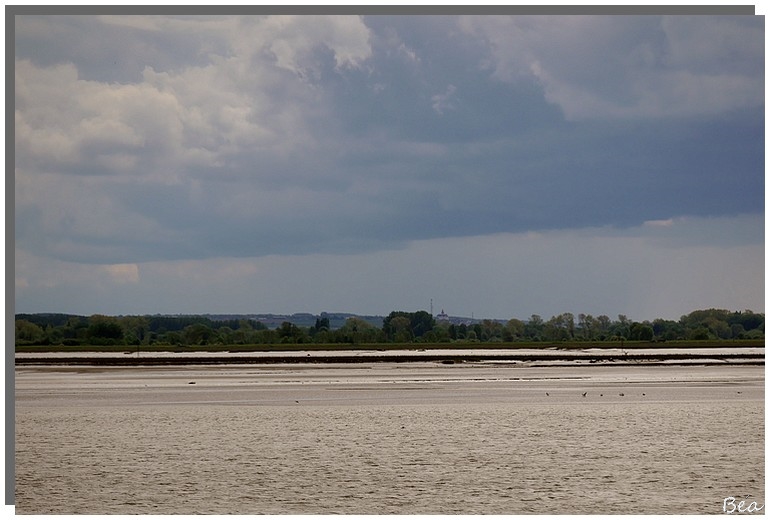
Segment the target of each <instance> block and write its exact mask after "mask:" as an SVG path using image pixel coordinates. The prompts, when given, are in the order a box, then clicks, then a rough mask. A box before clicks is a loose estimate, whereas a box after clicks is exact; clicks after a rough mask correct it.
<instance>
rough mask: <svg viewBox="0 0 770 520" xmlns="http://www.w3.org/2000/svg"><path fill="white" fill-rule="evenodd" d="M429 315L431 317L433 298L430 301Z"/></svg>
mask: <svg viewBox="0 0 770 520" xmlns="http://www.w3.org/2000/svg"><path fill="white" fill-rule="evenodd" d="M430 315H431V316H433V298H431V299H430Z"/></svg>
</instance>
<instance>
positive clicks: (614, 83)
mask: <svg viewBox="0 0 770 520" xmlns="http://www.w3.org/2000/svg"><path fill="white" fill-rule="evenodd" d="M713 31H717V33H718V34H719V35H720V37H721V39H720V40H719V41H721V42H722V43H721V44H720V43H719V41H715V40H714V38H712V37H711V36H710V35H712V34H714V32H713ZM763 36H764V31H763V25H762V24H759V23H758V22H757V21H756V20H754V19H753V18H747V19H743V18H729V17H728V18H724V19H723V18H714V17H703V18H697V19H679V18H676V19H671V18H662V17H624V18H619V19H616V18H614V17H605V18H579V19H577V18H558V17H557V18H537V17H535V18H515V19H508V18H502V17H477V18H470V19H469V18H457V17H422V16H420V17H377V16H374V17H365V18H362V19H359V18H356V17H351V18H344V19H343V18H340V19H337V18H321V19H311V18H305V17H299V18H259V19H251V18H248V19H233V18H228V17H214V18H210V19H209V18H195V17H182V18H167V17H125V18H123V17H113V18H88V17H20V18H19V20H18V22H17V62H16V76H17V78H16V81H17V83H16V84H17V89H16V91H17V99H16V103H17V106H16V108H17V127H16V131H17V206H16V207H17V211H18V214H19V215H25V216H26V217H25V222H24V223H23V224H21V225H19V226H18V227H17V239H18V241H19V244H20V245H21V246H22V247H25V248H28V249H29V250H30V251H32V252H34V253H35V254H38V255H41V256H45V255H51V256H53V257H56V258H60V259H64V260H68V261H80V262H96V263H123V262H141V261H149V260H153V261H155V260H164V259H167V260H178V259H194V258H211V257H250V256H263V255H270V254H310V253H319V252H321V253H333V252H344V253H354V252H361V251H376V250H379V249H388V248H395V247H401V246H403V244H405V243H406V242H408V241H410V240H420V239H431V238H445V237H464V236H475V235H485V234H490V233H500V232H524V231H529V230H548V229H576V228H583V227H602V226H605V227H606V226H610V227H612V226H615V227H629V226H639V225H641V224H642V223H643V222H645V221H649V220H657V219H669V218H672V217H677V216H683V215H685V216H686V215H693V216H720V215H726V216H729V215H736V214H739V213H759V212H763V211H764V201H763V195H762V192H763V182H764V181H763V168H764V167H763V163H764V129H763V128H764V121H763V115H762V111H763V103H764V101H763V88H764V82H763V79H762V78H763V60H764V55H763V52H762V51H761V43H762V42H761V39H762V37H763ZM699 43H702V44H703V45H704V46H705V48H706V49H708V50H709V52H704V51H703V50H701V48H700V47H699V46H698V44H699ZM731 89H732V90H731Z"/></svg>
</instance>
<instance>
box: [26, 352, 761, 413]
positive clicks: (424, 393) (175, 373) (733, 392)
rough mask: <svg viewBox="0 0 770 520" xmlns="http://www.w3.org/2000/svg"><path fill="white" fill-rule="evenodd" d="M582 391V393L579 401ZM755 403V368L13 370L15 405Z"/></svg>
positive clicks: (415, 365) (368, 365)
mask: <svg viewBox="0 0 770 520" xmlns="http://www.w3.org/2000/svg"><path fill="white" fill-rule="evenodd" d="M584 394H585V395H584ZM701 399H703V400H714V399H717V400H735V399H741V400H746V399H750V400H764V367H754V366H731V365H703V366H660V365H658V366H649V365H644V364H637V365H604V366H597V365H592V366H590V367H589V366H523V365H520V364H497V363H463V364H454V365H446V364H443V363H430V362H413V363H408V364H404V363H361V364H357V365H349V364H333V363H330V364H315V363H307V364H295V363H292V364H284V365H280V364H276V365H265V366H249V365H238V364H233V365H216V366H210V367H200V366H175V367H165V366H154V367H130V368H126V367H94V366H88V367H85V366H22V367H17V368H16V402H17V405H21V406H26V405H30V406H36V405H37V406H45V405H52V404H56V403H57V402H60V403H61V402H64V401H66V403H67V404H68V405H76V404H77V405H121V404H123V405H125V404H183V403H203V402H205V403H209V404H251V405H292V406H310V405H324V404H327V405H328V404H335V405H338V404H352V405H363V404H375V403H376V404H397V403H406V402H412V403H425V404H430V403H448V402H451V403H487V402H496V401H502V402H526V403H534V402H543V403H554V402H576V403H581V402H589V401H590V402H597V401H600V402H608V403H609V402H616V401H622V402H627V401H630V400H644V401H655V400H658V401H660V400H701Z"/></svg>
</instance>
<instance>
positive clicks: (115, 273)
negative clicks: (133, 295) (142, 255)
mask: <svg viewBox="0 0 770 520" xmlns="http://www.w3.org/2000/svg"><path fill="white" fill-rule="evenodd" d="M103 269H104V270H105V271H107V274H109V275H110V277H111V278H112V279H113V280H114V281H115V282H116V283H139V266H137V265H136V264H109V265H105V266H104V267H103Z"/></svg>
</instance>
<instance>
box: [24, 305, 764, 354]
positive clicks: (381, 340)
mask: <svg viewBox="0 0 770 520" xmlns="http://www.w3.org/2000/svg"><path fill="white" fill-rule="evenodd" d="M15 325H16V351H17V352H22V351H37V352H40V351H54V350H68V351H89V350H90V351H115V352H125V351H136V350H141V351H145V352H151V351H169V350H172V351H191V350H196V351H225V350H226V351H231V352H238V351H255V350H284V351H285V350H339V349H342V348H353V347H358V346H362V345H365V346H366V348H367V349H393V348H424V349H429V348H447V347H449V346H451V347H452V348H462V347H469V348H474V347H475V348H478V347H479V346H480V344H484V345H485V346H488V347H492V346H494V347H495V348H498V347H505V348H543V347H547V346H558V347H559V348H586V347H587V346H591V345H594V344H595V345H596V346H609V344H613V343H614V344H618V343H619V344H621V345H622V346H623V347H624V348H639V347H645V346H650V345H652V344H657V343H660V342H663V341H665V342H667V346H668V347H679V346H712V345H713V346H717V345H718V346H729V345H730V344H741V345H746V344H751V345H755V344H756V345H759V346H761V345H763V344H764V341H763V340H764V330H765V316H764V314H760V313H754V312H752V311H749V310H747V311H743V312H732V311H727V310H720V309H708V310H698V311H694V312H691V313H690V314H687V315H685V316H682V317H681V318H680V319H679V320H678V321H673V320H662V319H656V320H654V321H652V322H649V321H643V322H635V321H632V320H629V319H628V318H627V317H626V316H624V315H619V316H618V319H617V320H611V319H610V318H608V317H607V316H598V317H596V318H594V317H593V316H591V315H587V314H579V315H578V317H577V320H576V319H575V317H574V316H573V315H572V314H570V313H565V314H560V315H558V316H553V317H552V318H551V319H549V320H548V321H544V320H543V319H542V318H541V317H540V316H537V315H532V316H531V317H530V319H529V320H527V321H522V320H518V319H511V320H508V321H507V322H506V321H498V320H479V321H475V322H467V323H466V322H464V321H463V322H460V323H454V322H450V321H439V322H437V321H436V320H435V318H434V317H433V316H431V315H430V314H429V313H428V312H426V311H417V312H404V311H394V312H391V313H390V314H389V315H388V316H386V317H385V318H384V319H383V320H382V326H381V327H377V326H376V325H373V324H372V323H371V321H367V320H364V319H361V318H357V317H350V318H348V319H347V320H346V321H345V323H344V324H343V325H342V326H341V327H339V328H337V329H334V330H332V328H331V327H330V324H329V319H328V318H324V317H319V318H316V320H315V324H314V325H312V326H298V325H296V324H294V323H291V322H289V321H284V322H283V323H281V324H280V325H279V326H277V327H276V328H274V329H271V328H269V327H267V326H266V325H265V324H263V323H261V322H259V321H256V320H253V319H222V320H213V319H211V318H209V317H205V316H104V315H93V316H90V317H84V316H73V315H66V314H18V315H16V324H15Z"/></svg>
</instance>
